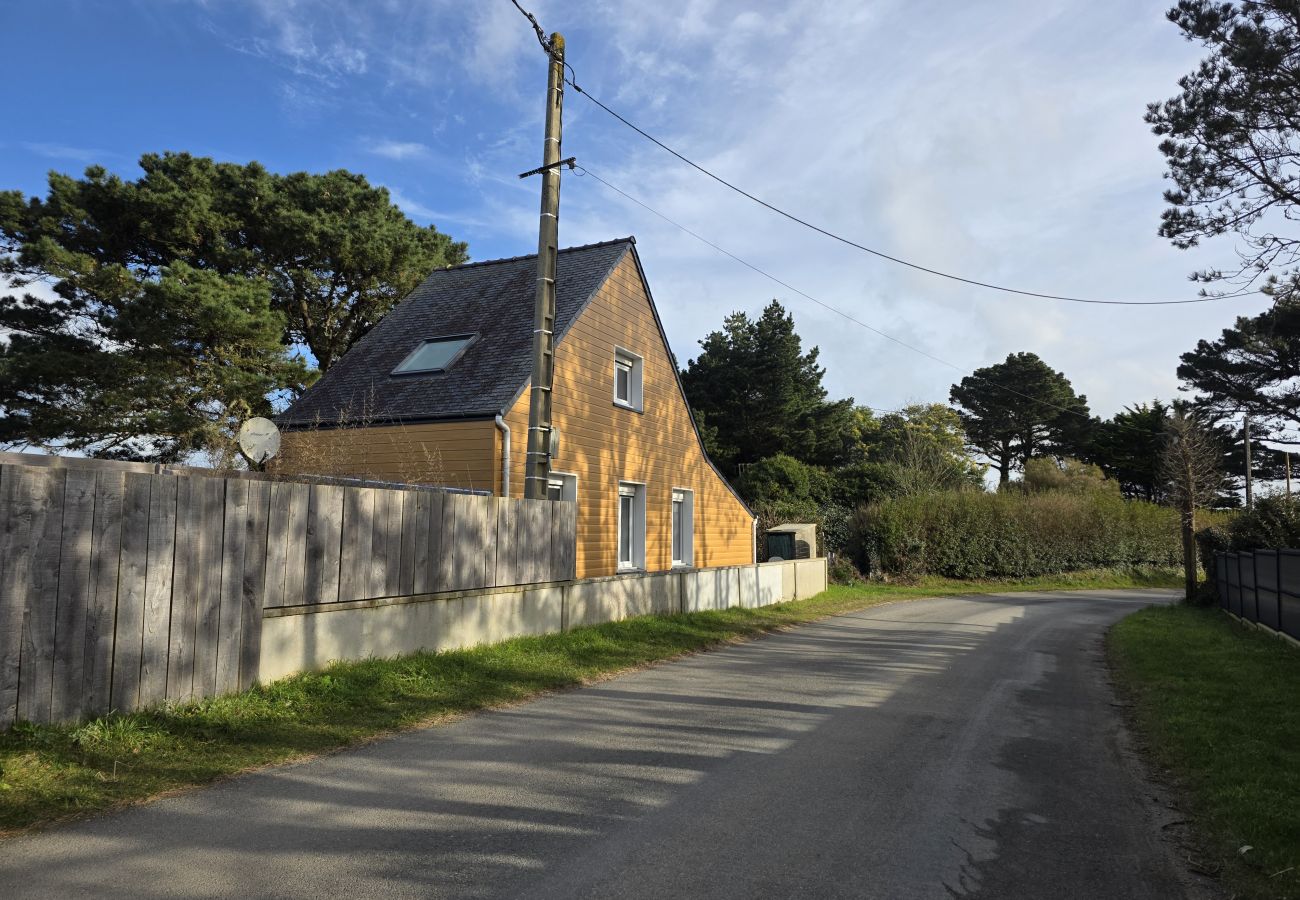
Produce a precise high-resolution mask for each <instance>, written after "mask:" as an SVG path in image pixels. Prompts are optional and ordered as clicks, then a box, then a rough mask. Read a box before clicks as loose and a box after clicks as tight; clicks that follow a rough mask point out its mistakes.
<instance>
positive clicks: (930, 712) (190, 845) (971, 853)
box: [0, 591, 1202, 900]
mask: <svg viewBox="0 0 1300 900" xmlns="http://www.w3.org/2000/svg"><path fill="white" fill-rule="evenodd" d="M1167 599H1168V594H1166V593H1162V592H1156V591H1151V592H1124V593H1111V594H1104V593H1090V594H1068V595H1067V594H1057V595H1048V594H1010V595H1004V596H990V597H969V598H963V599H940V600H927V601H920V602H915V603H900V604H894V605H889V606H882V607H876V608H874V609H870V610H866V611H864V612H861V613H857V614H853V615H847V616H841V617H838V618H835V619H830V620H827V621H825V622H822V623H818V624H815V625H811V626H808V627H804V628H800V629H798V630H794V631H790V632H786V633H783V634H779V635H774V636H771V637H768V638H765V639H763V640H759V641H755V642H752V643H747V644H743V645H737V646H734V647H729V648H726V649H723V650H719V651H715V652H711V653H706V654H701V655H698V656H694V657H690V658H688V659H685V660H682V661H680V662H676V663H672V664H668V665H663V666H659V667H656V668H652V669H647V670H644V671H640V672H636V673H632V674H629V675H625V676H622V677H619V678H616V679H612V680H610V681H607V682H603V683H601V684H598V685H594V686H591V687H588V688H584V689H581V690H575V691H571V692H567V693H563V694H557V695H553V696H549V697H545V698H543V699H541V700H538V701H536V702H533V703H529V704H526V705H522V706H519V707H517V708H514V709H509V710H503V711H497V712H491V713H486V714H482V715H476V716H471V717H468V718H466V719H464V720H462V721H460V722H457V723H454V724H452V725H448V726H444V727H440V728H432V729H427V730H424V731H419V732H412V733H409V734H405V735H401V736H398V737H396V738H393V739H391V740H385V741H382V742H379V743H376V744H373V745H371V746H368V747H365V748H362V749H359V750H356V751H351V752H348V753H344V754H339V755H336V756H333V757H329V758H325V759H320V760H316V761H313V762H309V763H304V764H301V765H297V766H292V767H286V768H281V769H277V770H273V771H267V772H264V773H260V774H256V775H252V776H248V777H244V778H240V779H236V780H233V781H231V782H227V783H225V784H222V785H219V786H216V787H214V788H210V789H207V790H203V791H197V792H193V793H190V794H188V795H184V796H180V797H175V798H171V799H167V800H163V801H160V802H157V803H153V804H150V805H148V806H143V807H139V808H136V809H133V810H130V811H127V812H125V813H122V814H117V815H111V816H106V817H101V818H98V819H94V820H89V821H86V822H82V823H79V824H76V825H73V826H70V827H65V828H60V829H56V830H53V831H50V832H47V833H44V834H38V835H34V836H29V837H25V838H19V839H16V840H12V841H8V842H5V843H3V844H0V895H3V896H5V897H9V898H18V897H58V898H64V897H72V896H96V897H131V898H143V897H164V896H193V897H216V896H237V897H324V896H339V897H379V896H390V897H474V898H478V897H528V898H551V897H554V898H578V897H592V898H617V897H638V898H642V897H644V898H660V897H663V898H668V897H671V898H706V897H708V898H712V897H736V898H767V897H880V898H913V897H916V898H926V897H941V898H942V897H963V898H986V897H987V898H1019V897H1024V898H1051V900H1065V898H1075V897H1079V898H1083V897H1087V898H1107V900H1110V898H1148V897H1150V898H1156V897H1158V898H1162V900H1163V898H1173V897H1183V896H1192V897H1195V896H1201V893H1200V891H1201V890H1202V887H1201V886H1200V885H1198V884H1196V883H1195V882H1194V881H1191V880H1189V879H1191V877H1192V876H1189V875H1187V874H1186V873H1185V872H1184V871H1183V870H1182V866H1181V864H1180V863H1179V861H1178V856H1177V851H1176V848H1175V847H1174V846H1173V845H1172V843H1171V842H1170V840H1169V838H1168V832H1167V831H1166V830H1162V827H1161V826H1162V825H1164V824H1168V823H1169V822H1170V820H1171V819H1172V818H1173V817H1176V814H1174V813H1171V812H1170V811H1169V810H1168V809H1167V808H1166V806H1165V804H1164V802H1163V799H1162V797H1161V794H1160V792H1159V790H1158V789H1157V788H1155V787H1153V786H1152V785H1151V784H1150V783H1149V782H1147V781H1146V780H1145V778H1144V776H1143V775H1142V772H1141V767H1140V766H1139V765H1137V764H1136V763H1135V761H1134V759H1133V757H1132V755H1131V753H1130V752H1129V751H1128V750H1127V749H1126V744H1127V738H1126V736H1125V733H1124V731H1123V728H1122V726H1121V724H1120V721H1119V718H1118V716H1117V710H1116V708H1115V705H1114V701H1113V697H1112V695H1111V692H1110V688H1109V686H1108V682H1107V679H1106V676H1105V669H1104V662H1103V659H1102V648H1101V643H1100V639H1101V636H1102V634H1103V632H1104V630H1105V628H1106V626H1107V625H1108V624H1109V623H1111V622H1113V621H1114V620H1116V619H1118V618H1120V617H1121V616H1123V615H1125V614H1126V613H1129V612H1131V611H1133V610H1134V609H1137V608H1139V607H1141V606H1143V605H1146V604H1149V603H1152V602H1163V601H1165V600H1167ZM1179 818H1181V817H1179Z"/></svg>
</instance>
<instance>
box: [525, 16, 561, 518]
mask: <svg viewBox="0 0 1300 900" xmlns="http://www.w3.org/2000/svg"><path fill="white" fill-rule="evenodd" d="M547 50H548V54H547V55H548V56H550V60H551V66H550V75H549V76H548V78H547V83H546V137H545V140H544V141H543V142H542V165H541V168H540V169H536V170H534V172H536V173H538V174H540V175H541V176H542V215H541V222H540V224H539V226H538V233H537V295H536V300H535V302H534V305H533V381H532V392H531V394H530V395H529V398H528V400H529V403H528V456H527V472H526V477H525V479H524V496H525V497H527V498H529V499H532V500H545V499H546V486H547V483H548V482H549V480H550V474H551V451H550V443H551V382H552V378H553V377H554V374H555V257H556V254H557V253H558V252H559V247H558V242H559V233H560V227H559V226H560V220H559V216H560V165H561V160H560V125H561V113H562V112H563V109H564V36H563V35H561V34H559V33H558V32H557V33H555V34H552V35H551V40H550V43H549V46H548V47H547ZM527 174H532V173H527Z"/></svg>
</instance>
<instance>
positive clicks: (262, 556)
mask: <svg viewBox="0 0 1300 900" xmlns="http://www.w3.org/2000/svg"><path fill="white" fill-rule="evenodd" d="M270 503H271V486H270V485H269V484H267V483H266V482H264V481H255V482H252V483H250V484H249V486H248V499H247V505H246V507H245V518H244V579H243V587H242V591H243V595H242V601H243V604H242V605H243V615H242V617H241V620H240V621H241V623H242V624H241V627H240V633H239V688H240V690H247V689H248V688H250V687H252V686H253V684H254V683H255V682H256V681H257V669H258V666H259V664H260V663H261V659H262V608H263V607H262V603H263V601H264V600H265V598H266V552H267V522H268V520H269V518H270Z"/></svg>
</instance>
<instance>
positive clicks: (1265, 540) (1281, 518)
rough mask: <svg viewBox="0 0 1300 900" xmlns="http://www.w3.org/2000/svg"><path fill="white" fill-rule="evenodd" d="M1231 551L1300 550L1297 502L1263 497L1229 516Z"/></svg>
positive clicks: (1299, 516) (1299, 521) (1298, 508)
mask: <svg viewBox="0 0 1300 900" xmlns="http://www.w3.org/2000/svg"><path fill="white" fill-rule="evenodd" d="M1227 533H1228V543H1229V547H1227V548H1220V549H1230V550H1232V551H1233V552H1244V551H1247V550H1268V549H1272V550H1281V549H1284V548H1297V547H1300V500H1292V499H1290V498H1288V497H1282V496H1278V497H1264V498H1263V499H1261V500H1259V501H1257V502H1256V503H1255V505H1254V508H1253V509H1249V510H1243V511H1242V512H1239V513H1237V514H1236V515H1235V516H1233V518H1232V521H1231V522H1230V523H1229V524H1228V527H1227Z"/></svg>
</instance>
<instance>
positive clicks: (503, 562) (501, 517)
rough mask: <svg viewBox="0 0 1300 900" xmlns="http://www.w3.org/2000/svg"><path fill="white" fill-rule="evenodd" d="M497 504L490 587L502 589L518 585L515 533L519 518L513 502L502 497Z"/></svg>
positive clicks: (516, 507)
mask: <svg viewBox="0 0 1300 900" xmlns="http://www.w3.org/2000/svg"><path fill="white" fill-rule="evenodd" d="M497 503H498V508H497V533H496V549H497V554H496V572H495V573H494V575H493V579H492V585H493V586H494V587H504V586H506V585H511V584H517V583H518V582H516V580H515V571H516V568H515V562H516V559H517V556H518V550H517V545H516V543H515V537H516V534H515V531H516V528H517V527H518V526H517V524H516V522H517V520H518V517H519V516H518V506H517V504H516V502H515V501H513V500H508V499H506V498H504V497H503V498H500V499H498V500H497Z"/></svg>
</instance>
